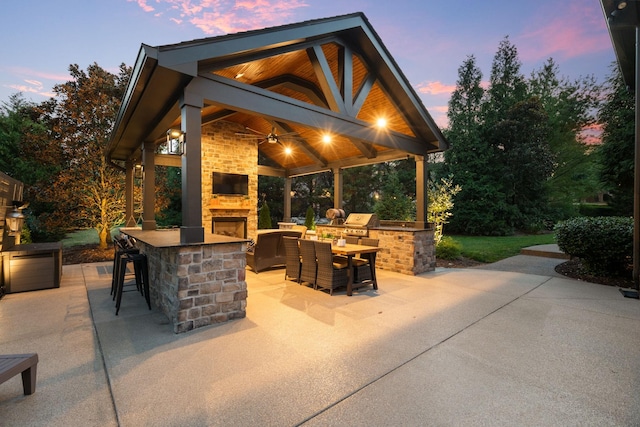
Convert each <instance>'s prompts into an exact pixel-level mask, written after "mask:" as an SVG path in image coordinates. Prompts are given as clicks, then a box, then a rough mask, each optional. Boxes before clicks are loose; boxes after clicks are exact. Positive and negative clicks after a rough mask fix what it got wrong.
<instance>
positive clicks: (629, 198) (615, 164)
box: [598, 64, 635, 216]
mask: <svg viewBox="0 0 640 427" xmlns="http://www.w3.org/2000/svg"><path fill="white" fill-rule="evenodd" d="M607 86H608V88H609V90H608V92H607V93H606V96H605V100H604V103H603V104H602V106H601V108H600V111H599V120H600V123H602V126H603V132H602V145H600V147H599V149H598V155H599V158H598V160H599V163H600V180H601V181H602V183H603V185H604V186H605V188H606V189H607V190H608V191H609V194H610V195H611V198H612V199H611V201H610V203H609V205H610V206H612V207H613V208H614V210H615V212H616V214H618V215H625V216H627V215H628V216H631V215H633V191H634V157H635V156H634V147H635V137H634V135H635V133H634V124H635V107H634V98H633V93H631V92H630V91H629V90H628V89H627V87H626V85H625V84H624V80H623V79H622V74H621V73H620V71H619V69H618V67H617V66H615V64H614V65H613V66H612V72H611V74H610V75H609V78H608V80H607Z"/></svg>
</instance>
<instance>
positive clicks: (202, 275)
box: [120, 228, 248, 333]
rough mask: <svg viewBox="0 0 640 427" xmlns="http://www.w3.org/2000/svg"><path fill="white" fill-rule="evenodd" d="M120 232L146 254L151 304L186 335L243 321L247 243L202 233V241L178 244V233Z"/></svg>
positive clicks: (129, 230)
mask: <svg viewBox="0 0 640 427" xmlns="http://www.w3.org/2000/svg"><path fill="white" fill-rule="evenodd" d="M120 231H121V232H122V233H124V234H126V235H128V236H130V237H133V238H135V239H136V240H137V246H138V247H139V248H140V252H141V253H144V254H145V255H146V256H147V260H148V263H149V282H150V294H151V301H152V303H153V305H154V306H157V307H158V308H159V309H160V311H162V312H163V313H164V314H165V315H166V316H167V317H168V318H169V320H170V322H171V323H172V324H173V331H174V332H176V333H178V332H186V331H189V330H192V329H195V328H199V327H202V326H207V325H211V324H214V323H220V322H226V321H228V320H231V319H237V318H242V317H245V315H246V305H247V282H246V281H245V266H246V255H245V252H246V250H247V242H248V240H247V239H239V238H235V237H229V236H223V235H217V234H211V233H206V234H205V239H204V240H205V241H204V242H201V243H189V244H181V243H180V230H179V229H170V230H141V229H139V228H122V229H120Z"/></svg>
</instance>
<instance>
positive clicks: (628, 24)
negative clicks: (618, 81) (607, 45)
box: [601, 0, 640, 89]
mask: <svg viewBox="0 0 640 427" xmlns="http://www.w3.org/2000/svg"><path fill="white" fill-rule="evenodd" d="M619 3H620V1H619V0H601V4H602V12H603V13H604V17H605V20H606V22H607V27H608V28H609V34H610V35H611V42H612V44H613V49H614V51H615V54H616V59H617V60H618V65H619V66H620V71H621V72H622V76H623V78H624V81H625V83H626V84H627V85H628V86H629V87H631V88H632V89H633V88H635V75H636V26H638V25H639V23H640V4H638V2H637V1H626V2H624V3H625V7H624V8H623V9H618V4H619Z"/></svg>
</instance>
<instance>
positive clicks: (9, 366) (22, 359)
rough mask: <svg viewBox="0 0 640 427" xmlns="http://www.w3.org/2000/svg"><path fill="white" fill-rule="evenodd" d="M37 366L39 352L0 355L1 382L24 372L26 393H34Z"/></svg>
mask: <svg viewBox="0 0 640 427" xmlns="http://www.w3.org/2000/svg"><path fill="white" fill-rule="evenodd" d="M37 367H38V354H37V353H31V354H6V355H0V384H2V383H3V382H5V381H7V380H9V379H10V378H13V377H14V376H16V375H18V374H22V388H23V390H24V394H33V393H34V392H35V391H36V373H37Z"/></svg>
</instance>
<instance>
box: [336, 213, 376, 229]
mask: <svg viewBox="0 0 640 427" xmlns="http://www.w3.org/2000/svg"><path fill="white" fill-rule="evenodd" d="M344 225H345V226H347V227H367V228H369V227H379V226H380V221H378V215H376V214H374V213H351V214H349V216H348V217H347V219H346V220H345V222H344Z"/></svg>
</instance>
